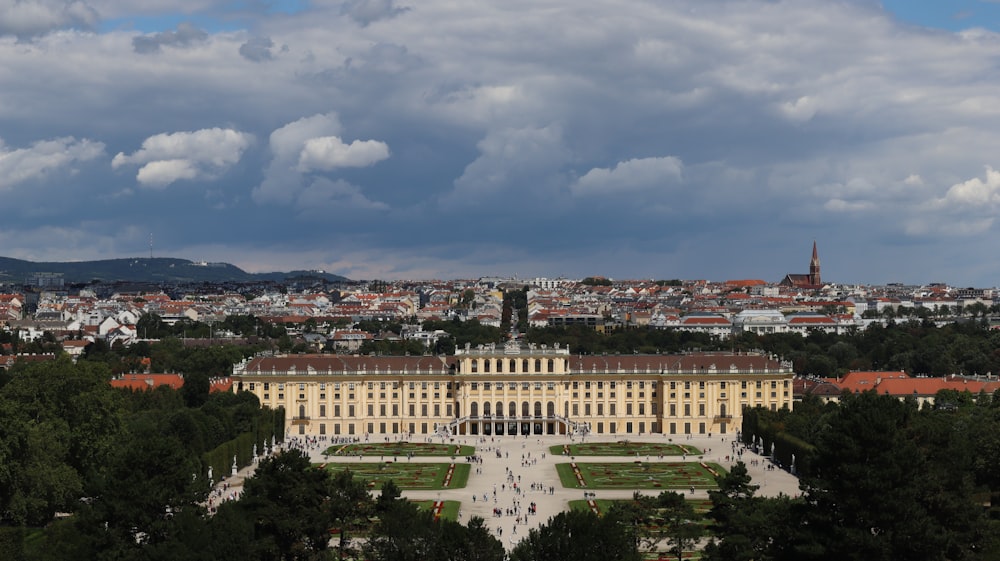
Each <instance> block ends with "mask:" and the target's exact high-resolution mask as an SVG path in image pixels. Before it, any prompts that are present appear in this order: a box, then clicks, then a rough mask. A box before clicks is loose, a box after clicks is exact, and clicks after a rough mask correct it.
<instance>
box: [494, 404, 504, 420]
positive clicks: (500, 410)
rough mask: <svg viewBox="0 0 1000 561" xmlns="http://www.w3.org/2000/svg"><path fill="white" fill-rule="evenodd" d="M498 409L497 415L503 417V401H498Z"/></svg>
mask: <svg viewBox="0 0 1000 561" xmlns="http://www.w3.org/2000/svg"><path fill="white" fill-rule="evenodd" d="M496 411H497V415H500V416H501V417H502V416H503V402H502V401H498V402H497V409H496Z"/></svg>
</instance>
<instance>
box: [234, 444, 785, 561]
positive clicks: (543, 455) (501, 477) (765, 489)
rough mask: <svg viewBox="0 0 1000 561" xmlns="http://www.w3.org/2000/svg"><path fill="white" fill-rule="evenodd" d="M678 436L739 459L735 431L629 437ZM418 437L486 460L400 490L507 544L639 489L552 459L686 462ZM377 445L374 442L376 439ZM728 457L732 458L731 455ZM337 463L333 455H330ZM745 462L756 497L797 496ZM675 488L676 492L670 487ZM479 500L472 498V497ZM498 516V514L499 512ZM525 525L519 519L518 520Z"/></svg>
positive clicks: (772, 473)
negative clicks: (572, 472)
mask: <svg viewBox="0 0 1000 561" xmlns="http://www.w3.org/2000/svg"><path fill="white" fill-rule="evenodd" d="M669 438H673V440H674V442H676V443H680V444H685V445H688V446H695V447H697V448H699V449H701V450H702V451H703V452H704V454H703V455H702V456H700V457H693V456H688V457H687V458H686V461H694V462H697V461H699V458H701V461H705V462H715V463H717V464H719V465H721V466H723V467H724V468H726V469H729V468H730V466H732V465H733V464H734V463H735V460H736V458H734V457H733V439H734V436H733V435H726V436H714V437H708V436H692V438H691V439H687V438H686V437H685V436H683V435H681V436H679V437H678V436H677V435H674V436H672V437H667V436H638V437H636V436H632V437H630V438H629V440H630V441H632V442H667V441H668V439H669ZM618 440H622V437H621V436H617V437H615V436H611V435H602V436H593V435H591V436H588V437H586V439H585V440H584V441H585V442H616V441H618ZM413 441H414V442H434V443H441V442H448V443H453V444H463V445H471V446H475V447H476V454H477V456H478V457H479V458H481V463H473V464H472V466H471V468H472V469H471V471H470V474H469V482H468V485H467V486H466V487H464V488H461V489H444V490H440V491H403V496H404V497H406V498H408V499H413V500H432V501H433V500H442V501H444V500H453V501H460V502H461V504H462V506H461V511H460V513H461V514H460V518H459V521H460V522H462V523H465V522H467V521H468V520H469V517H471V516H480V517H482V518H483V519H484V520H486V524H487V525H488V526H489V527H490V528H491V529H492V530H493V532H494V535H495V536H497V537H498V538H500V540H501V541H502V542H503V544H504V546H505V547H507V548H508V549H509V548H511V547H512V546H513V544H516V543H517V542H518V541H520V539H521V538H522V537H524V536H525V535H527V533H528V531H529V530H530V529H531V528H536V527H538V526H540V525H541V524H544V523H545V522H546V521H547V520H548V519H549V518H550V517H552V516H555V515H556V514H558V513H559V512H561V511H563V510H567V509H568V508H569V506H568V505H569V501H571V500H580V499H583V498H584V493H590V494H592V497H593V498H597V499H630V498H631V497H632V494H633V493H634V492H635V489H593V490H586V489H567V488H564V487H563V486H562V484H561V483H560V481H559V475H558V474H557V473H556V467H555V464H558V463H568V462H570V461H577V462H595V461H600V462H615V461H620V462H634V461H635V460H637V459H639V460H642V461H646V460H647V459H648V461H650V462H658V461H659V462H678V461H685V460H684V459H682V457H681V456H664V457H663V458H662V459H659V458H657V457H655V456H654V457H646V456H643V457H636V456H575V457H573V458H570V457H568V456H563V455H553V454H551V453H550V452H549V447H551V446H553V445H558V444H566V443H569V442H571V440H570V437H569V436H528V437H527V438H525V437H524V436H493V437H490V436H486V437H474V436H464V437H463V436H457V437H454V438H450V439H445V440H442V438H441V437H437V436H435V437H416V438H414V439H413ZM580 441H581V440H580V437H574V440H573V442H580ZM373 442H377V441H376V440H374V439H373ZM328 446H329V443H322V442H321V443H319V445H316V446H312V447H307V449H306V451H307V452H308V453H309V454H310V457H311V459H312V461H313V462H316V463H323V462H324V461H325V458H324V457H323V451H324V450H325V449H326V448H327V447H328ZM727 456H728V457H729V459H728V460H727ZM330 459H331V460H333V458H330ZM380 459H385V460H391V459H392V457H385V458H379V457H378V456H375V457H371V456H364V457H356V456H353V457H352V456H337V457H336V462H337V463H343V464H351V463H361V462H373V461H379V460H380ZM441 460H442V458H440V457H437V458H435V457H420V456H415V457H412V458H409V459H408V458H405V457H399V458H397V461H402V462H412V463H417V462H427V463H437V462H441ZM742 460H743V462H744V463H745V464H746V465H747V469H748V470H749V472H750V475H751V476H752V477H753V482H754V484H756V485H759V486H760V489H759V490H758V492H757V493H758V495H761V496H777V495H779V494H784V495H789V496H797V495H798V494H799V487H798V479H797V478H795V477H794V476H793V475H791V474H789V473H788V472H786V471H782V470H778V469H775V470H768V469H767V467H768V465H769V462H768V460H767V458H766V457H762V456H759V455H757V454H754V453H752V452H750V451H744V452H743V457H742ZM455 462H456V463H464V462H465V458H464V457H461V456H458V457H456V458H455ZM246 472H247V470H243V471H241V472H240V474H239V476H238V477H236V478H231V485H232V486H236V487H237V488H238V486H239V484H240V482H241V480H242V477H243V476H244V475H245V474H246ZM664 490H667V489H647V490H640V492H641V493H643V494H647V495H657V494H659V493H661V492H662V491H664ZM671 490H673V489H671ZM676 491H677V492H682V493H684V494H685V496H690V497H692V498H707V497H708V491H707V490H705V489H695V490H694V493H691V491H690V490H689V489H676ZM473 497H475V500H473ZM532 503H534V504H535V507H536V510H535V514H528V513H529V506H530V505H531V504H532ZM497 511H498V512H500V515H499V516H498V515H496V514H495V513H496V512H497ZM518 519H520V520H521V523H520V524H518V523H517V520H518Z"/></svg>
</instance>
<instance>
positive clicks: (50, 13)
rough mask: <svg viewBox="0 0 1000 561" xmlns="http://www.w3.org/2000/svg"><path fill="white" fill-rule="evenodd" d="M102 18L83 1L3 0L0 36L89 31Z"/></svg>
mask: <svg viewBox="0 0 1000 561" xmlns="http://www.w3.org/2000/svg"><path fill="white" fill-rule="evenodd" d="M99 19H100V16H99V15H98V13H97V10H95V9H94V8H93V7H92V6H91V5H90V4H88V3H87V2H83V1H82V0H0V35H7V34H10V35H16V36H18V37H28V36H33V35H39V34H42V33H46V32H48V31H52V30H55V29H62V28H66V27H78V28H83V29H89V28H91V27H93V26H94V25H96V24H97V22H98V20H99Z"/></svg>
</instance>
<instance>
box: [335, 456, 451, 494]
mask: <svg viewBox="0 0 1000 561" xmlns="http://www.w3.org/2000/svg"><path fill="white" fill-rule="evenodd" d="M323 466H324V467H325V468H326V469H327V470H330V471H341V470H345V469H346V470H350V472H351V473H352V474H353V475H354V477H355V478H358V479H363V480H365V481H367V485H368V488H369V489H373V490H377V489H381V488H382V483H384V482H385V481H388V480H390V479H391V480H392V481H393V482H394V483H395V484H396V485H397V486H399V488H400V489H407V490H436V489H461V488H463V487H465V485H466V483H468V481H469V469H470V466H469V464H464V463H463V464H449V463H399V462H361V463H352V464H342V463H337V462H330V463H326V464H323Z"/></svg>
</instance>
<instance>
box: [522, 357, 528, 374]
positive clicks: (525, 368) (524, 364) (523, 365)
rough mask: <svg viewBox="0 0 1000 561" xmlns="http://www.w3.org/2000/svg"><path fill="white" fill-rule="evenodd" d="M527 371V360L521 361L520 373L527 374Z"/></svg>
mask: <svg viewBox="0 0 1000 561" xmlns="http://www.w3.org/2000/svg"><path fill="white" fill-rule="evenodd" d="M527 371H528V359H524V360H522V361H521V372H527Z"/></svg>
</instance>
